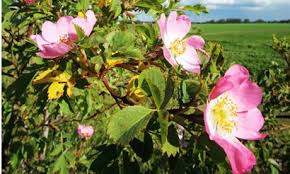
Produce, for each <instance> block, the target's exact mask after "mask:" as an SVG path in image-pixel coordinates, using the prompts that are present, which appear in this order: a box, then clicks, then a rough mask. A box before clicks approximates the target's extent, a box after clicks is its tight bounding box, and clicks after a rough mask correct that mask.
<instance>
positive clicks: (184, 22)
mask: <svg viewBox="0 0 290 174" xmlns="http://www.w3.org/2000/svg"><path fill="white" fill-rule="evenodd" d="M190 27H191V21H190V19H189V17H187V16H185V15H181V16H177V13H176V12H175V11H174V12H171V13H170V14H169V16H168V19H167V25H166V31H167V35H168V37H170V41H171V42H173V41H175V40H177V39H179V40H182V39H183V38H184V36H185V35H186V34H187V33H188V32H189V30H190Z"/></svg>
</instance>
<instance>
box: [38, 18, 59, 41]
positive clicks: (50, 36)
mask: <svg viewBox="0 0 290 174" xmlns="http://www.w3.org/2000/svg"><path fill="white" fill-rule="evenodd" d="M41 31H42V37H43V38H44V39H45V40H47V41H48V42H50V43H55V42H57V41H58V38H59V32H58V31H57V27H56V24H54V23H52V22H50V21H46V22H44V23H43V24H42V28H41Z"/></svg>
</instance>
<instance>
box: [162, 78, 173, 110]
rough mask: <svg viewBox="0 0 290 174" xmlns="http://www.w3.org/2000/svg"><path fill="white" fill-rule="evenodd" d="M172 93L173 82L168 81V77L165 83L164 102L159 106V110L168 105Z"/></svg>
mask: <svg viewBox="0 0 290 174" xmlns="http://www.w3.org/2000/svg"><path fill="white" fill-rule="evenodd" d="M173 92H174V82H173V81H172V80H171V79H170V77H168V78H167V83H166V89H165V96H164V100H163V102H162V105H161V107H160V108H161V109H163V108H165V107H166V105H167V104H168V103H169V101H170V99H171V97H172V95H173Z"/></svg>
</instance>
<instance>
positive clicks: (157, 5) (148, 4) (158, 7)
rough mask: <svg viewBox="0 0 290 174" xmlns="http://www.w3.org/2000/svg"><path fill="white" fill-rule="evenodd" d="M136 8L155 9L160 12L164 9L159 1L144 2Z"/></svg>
mask: <svg viewBox="0 0 290 174" xmlns="http://www.w3.org/2000/svg"><path fill="white" fill-rule="evenodd" d="M136 6H137V7H143V8H145V9H147V10H150V9H154V10H157V11H159V10H161V9H162V5H161V3H159V2H158V1H157V0H142V1H139V2H137V4H136Z"/></svg>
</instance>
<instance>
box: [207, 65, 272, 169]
mask: <svg viewBox="0 0 290 174" xmlns="http://www.w3.org/2000/svg"><path fill="white" fill-rule="evenodd" d="M261 100H262V90H261V88H260V87H259V86H258V85H257V84H255V83H253V82H251V81H250V80H249V72H248V70H247V69H246V68H245V67H243V66H241V65H233V66H231V67H230V68H229V70H227V72H226V73H225V75H224V77H222V78H221V79H220V80H219V81H218V82H217V84H216V86H215V87H214V88H213V90H212V91H211V93H210V95H209V98H208V102H207V106H206V110H205V113H204V123H205V128H206V132H207V133H208V135H209V137H210V139H211V140H214V141H215V142H216V143H217V144H219V145H220V146H221V147H222V148H223V149H224V151H225V153H226V155H227V157H228V159H229V161H230V164H231V168H232V171H233V173H234V174H242V173H246V172H249V171H250V170H251V169H252V168H253V166H254V165H255V164H256V158H255V156H254V154H253V153H252V152H251V151H250V150H249V149H247V148H246V147H245V146H244V145H243V144H242V143H241V142H240V141H239V140H238V138H240V139H244V140H261V139H263V138H264V137H266V136H267V134H266V133H259V130H260V129H261V128H262V126H263V124H264V118H263V116H262V114H261V112H260V110H259V109H258V108H257V106H258V105H259V104H260V103H261Z"/></svg>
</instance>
